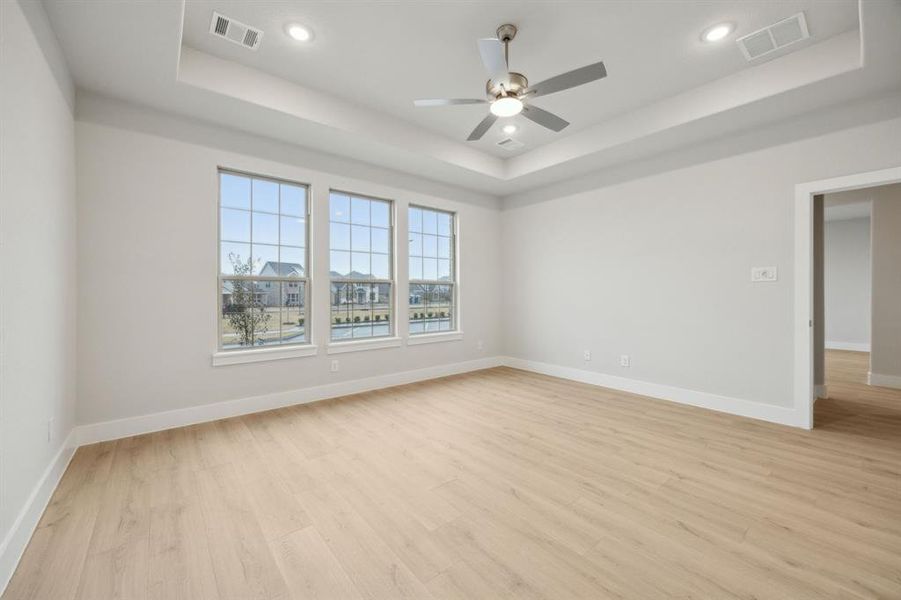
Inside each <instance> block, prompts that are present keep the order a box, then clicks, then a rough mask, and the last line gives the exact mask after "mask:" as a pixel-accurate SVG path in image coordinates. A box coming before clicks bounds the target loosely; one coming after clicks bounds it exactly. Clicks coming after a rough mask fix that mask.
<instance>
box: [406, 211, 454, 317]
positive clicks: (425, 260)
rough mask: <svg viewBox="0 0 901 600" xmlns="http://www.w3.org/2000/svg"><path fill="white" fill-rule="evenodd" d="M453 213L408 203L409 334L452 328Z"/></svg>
mask: <svg viewBox="0 0 901 600" xmlns="http://www.w3.org/2000/svg"><path fill="white" fill-rule="evenodd" d="M454 232H455V228H454V215H453V213H449V212H444V211H440V210H433V209H430V208H421V207H417V206H411V207H410V231H409V235H408V238H409V243H410V314H409V319H410V334H411V335H416V334H421V333H436V332H439V331H453V330H455V329H456V317H455V310H454V297H455V296H454V292H455V290H454V283H455V275H454V273H455V271H456V269H455V267H454V262H455V257H454V248H455V244H454V235H455V234H454Z"/></svg>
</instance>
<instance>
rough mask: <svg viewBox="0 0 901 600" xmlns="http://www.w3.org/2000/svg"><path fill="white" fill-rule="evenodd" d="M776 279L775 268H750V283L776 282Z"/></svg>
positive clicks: (776, 272) (777, 274) (777, 275)
mask: <svg viewBox="0 0 901 600" xmlns="http://www.w3.org/2000/svg"><path fill="white" fill-rule="evenodd" d="M778 278H779V272H778V271H777V269H776V267H751V281H754V282H760V281H776V280H777V279H778Z"/></svg>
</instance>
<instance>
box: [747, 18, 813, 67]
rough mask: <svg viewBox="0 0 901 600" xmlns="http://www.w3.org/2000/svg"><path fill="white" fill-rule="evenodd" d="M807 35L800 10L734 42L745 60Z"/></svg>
mask: <svg viewBox="0 0 901 600" xmlns="http://www.w3.org/2000/svg"><path fill="white" fill-rule="evenodd" d="M809 37H810V33H809V32H808V31H807V20H806V19H805V18H804V13H802V12H800V13H798V14H796V15H794V16H792V17H789V18H787V19H783V20H781V21H779V22H778V23H774V24H772V25H770V26H769V27H764V28H763V29H758V30H757V31H755V32H753V33H749V34H748V35H746V36H744V37H741V38H739V39H737V40H735V43H737V44H738V47H739V48H741V52H742V54H744V55H745V58H746V59H747V60H756V59H758V58H761V57H763V56H766V55H767V54H770V53H772V52H775V51H776V50H781V49H782V48H785V47H786V46H791V45H792V44H797V43H798V42H800V41H802V40H806V39H807V38H809Z"/></svg>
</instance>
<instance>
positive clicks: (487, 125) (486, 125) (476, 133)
mask: <svg viewBox="0 0 901 600" xmlns="http://www.w3.org/2000/svg"><path fill="white" fill-rule="evenodd" d="M495 121H497V115H495V114H494V113H488V116H487V117H485V118H484V119H482V122H481V123H479V124H478V125H476V128H475V129H473V130H472V133H470V134H469V137H468V138H466V141H467V142H474V141H476V140H480V139H482V136H483V135H485V133H486V132H487V131H488V130H489V129H491V126H492V125H494V122H495Z"/></svg>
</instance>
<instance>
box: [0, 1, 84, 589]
mask: <svg viewBox="0 0 901 600" xmlns="http://www.w3.org/2000/svg"><path fill="white" fill-rule="evenodd" d="M0 40H2V42H0V46H2V47H0V91H2V93H0V540H2V541H0V590H2V588H3V586H4V585H5V583H6V580H7V578H8V577H9V576H10V575H11V573H12V568H13V567H14V565H15V561H16V560H17V559H18V556H19V553H20V552H21V551H22V550H23V549H24V545H25V543H26V542H27V541H28V537H29V536H30V534H31V528H32V527H33V526H34V524H35V523H36V522H37V518H38V517H39V516H40V512H41V510H42V509H43V502H44V501H46V499H47V498H48V497H49V491H50V490H52V486H53V485H54V484H55V476H57V475H59V471H60V470H61V468H63V467H65V460H66V459H67V458H68V456H67V455H66V456H63V454H65V452H66V450H67V449H66V448H64V447H63V446H64V442H65V439H66V436H67V434H68V433H69V431H71V429H72V426H73V422H74V414H75V289H76V285H75V180H74V177H75V157H74V128H73V119H72V111H71V105H72V99H73V95H74V91H73V87H72V82H71V81H70V80H69V78H68V73H67V71H66V68H65V63H64V61H63V59H62V54H61V52H60V51H59V47H58V46H57V45H56V40H55V38H54V37H53V34H52V32H51V31H50V29H49V25H48V23H47V20H46V16H45V15H44V14H43V8H42V6H41V4H40V3H39V2H27V3H25V4H23V5H20V4H19V3H18V2H0ZM48 427H49V434H50V435H49V437H50V438H51V439H49V440H48ZM45 473H46V474H47V477H46V478H45ZM42 481H45V482H46V483H47V485H46V486H44V487H43V488H41V482H42ZM32 494H35V496H34V498H32ZM32 500H34V501H32Z"/></svg>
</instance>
